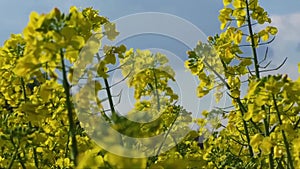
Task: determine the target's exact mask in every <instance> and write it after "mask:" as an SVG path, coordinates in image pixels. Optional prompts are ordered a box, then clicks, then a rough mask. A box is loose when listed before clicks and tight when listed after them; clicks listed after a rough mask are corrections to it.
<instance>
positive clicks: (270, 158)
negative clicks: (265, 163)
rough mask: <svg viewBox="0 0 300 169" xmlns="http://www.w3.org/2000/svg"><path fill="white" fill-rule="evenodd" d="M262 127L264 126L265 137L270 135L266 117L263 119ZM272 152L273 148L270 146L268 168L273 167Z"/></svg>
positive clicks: (271, 168)
mask: <svg viewBox="0 0 300 169" xmlns="http://www.w3.org/2000/svg"><path fill="white" fill-rule="evenodd" d="M264 127H265V136H266V137H268V136H270V131H269V123H268V121H267V119H264ZM273 153H274V149H273V147H272V148H271V153H270V154H269V168H270V169H273V168H274V159H273Z"/></svg>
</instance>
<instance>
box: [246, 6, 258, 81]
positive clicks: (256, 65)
mask: <svg viewBox="0 0 300 169" xmlns="http://www.w3.org/2000/svg"><path fill="white" fill-rule="evenodd" d="M246 12H247V24H248V29H249V36H250V39H251V48H252V53H253V60H254V68H255V75H256V77H257V78H258V79H259V78H260V72H259V64H258V58H257V51H256V46H255V39H254V34H253V30H252V23H251V16H250V9H249V2H248V0H246Z"/></svg>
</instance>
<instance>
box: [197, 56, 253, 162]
mask: <svg viewBox="0 0 300 169" xmlns="http://www.w3.org/2000/svg"><path fill="white" fill-rule="evenodd" d="M203 62H204V64H205V65H206V66H207V67H208V68H209V69H210V70H211V71H213V73H214V74H215V75H216V76H217V77H218V78H219V79H220V80H221V81H222V83H223V84H224V85H225V86H226V88H227V89H228V90H229V91H230V90H231V87H230V86H229V84H228V83H227V82H226V81H225V79H224V78H223V77H222V76H221V75H220V74H219V73H218V72H217V71H216V70H214V69H213V68H212V67H211V66H210V64H208V63H207V62H206V61H205V60H203ZM235 101H236V102H237V103H238V105H239V107H240V109H241V113H242V116H244V113H246V112H247V110H246V108H245V107H244V105H243V103H242V102H241V99H240V98H235ZM242 121H243V126H244V130H245V135H246V138H247V144H248V148H249V153H250V156H251V157H252V158H253V157H254V152H253V149H252V146H251V145H250V134H249V131H248V126H247V122H246V121H245V120H244V119H242Z"/></svg>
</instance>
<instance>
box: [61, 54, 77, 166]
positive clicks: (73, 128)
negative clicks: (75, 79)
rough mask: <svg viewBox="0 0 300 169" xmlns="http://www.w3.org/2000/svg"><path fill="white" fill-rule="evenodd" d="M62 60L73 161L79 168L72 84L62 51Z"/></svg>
mask: <svg viewBox="0 0 300 169" xmlns="http://www.w3.org/2000/svg"><path fill="white" fill-rule="evenodd" d="M60 58H61V65H62V75H63V86H64V89H65V94H66V105H67V111H68V120H69V133H70V135H71V140H72V145H71V151H72V153H71V159H72V160H73V162H74V165H75V166H77V155H78V147H77V140H76V126H75V123H74V117H73V113H72V103H71V100H70V84H69V82H68V79H67V71H66V66H65V62H64V53H63V51H62V50H61V51H60Z"/></svg>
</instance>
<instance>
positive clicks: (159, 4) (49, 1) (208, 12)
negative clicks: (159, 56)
mask: <svg viewBox="0 0 300 169" xmlns="http://www.w3.org/2000/svg"><path fill="white" fill-rule="evenodd" d="M261 4H262V6H263V7H264V8H265V9H266V10H267V11H268V13H269V14H270V16H271V18H272V20H273V23H272V25H274V26H277V27H278V29H279V33H278V36H277V38H276V40H275V41H274V43H273V44H271V46H270V55H271V58H272V60H273V62H272V64H271V66H273V67H275V65H277V64H279V63H280V62H281V61H282V60H283V59H284V58H285V57H288V62H287V64H286V65H285V66H284V67H283V68H282V69H280V70H279V71H278V72H279V73H288V74H289V75H290V76H291V77H292V78H293V79H296V78H297V76H298V72H297V71H298V68H297V64H298V62H300V39H299V36H300V27H299V26H300V1H299V0H288V1H287V0H272V1H270V0H261ZM73 5H75V6H77V7H82V8H84V7H90V6H93V7H94V8H95V9H98V10H100V14H101V15H104V16H107V17H108V18H109V19H110V20H116V19H118V18H120V17H123V16H126V15H129V14H135V13H140V12H163V13H169V14H173V15H176V16H178V17H181V18H183V19H186V20H187V21H189V22H191V23H192V24H194V25H195V26H197V27H198V28H199V29H201V30H202V31H203V32H204V33H205V34H206V35H214V34H216V33H220V32H221V31H220V30H219V21H218V18H217V17H218V11H219V10H220V9H221V8H222V0H185V1H184V0H149V1H145V0H140V1H138V0H26V1H24V0H23V1H21V0H1V1H0V14H1V16H2V17H1V19H0V23H1V26H0V42H1V45H2V44H3V43H4V41H5V40H6V39H7V38H9V36H10V34H11V33H20V32H22V30H23V28H24V27H25V26H26V24H27V22H28V16H29V14H30V13H31V11H37V12H39V13H47V12H49V11H50V10H51V9H53V8H54V7H57V8H59V9H61V10H62V11H64V12H67V11H68V10H69V8H70V6H73ZM132 26H134V25H132ZM117 27H118V25H117ZM126 44H127V45H128V46H129V47H133V48H161V49H164V50H169V51H170V52H172V53H174V54H176V55H179V56H181V58H182V59H186V58H185V57H186V54H185V52H186V50H187V49H188V48H187V47H186V46H184V45H183V44H181V43H179V42H176V41H174V40H172V39H168V38H163V37H161V36H154V35H153V36H150V35H145V36H143V37H133V38H131V39H128V40H127V41H126ZM195 45H196V44H195ZM262 52H263V49H261V50H260V54H262Z"/></svg>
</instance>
